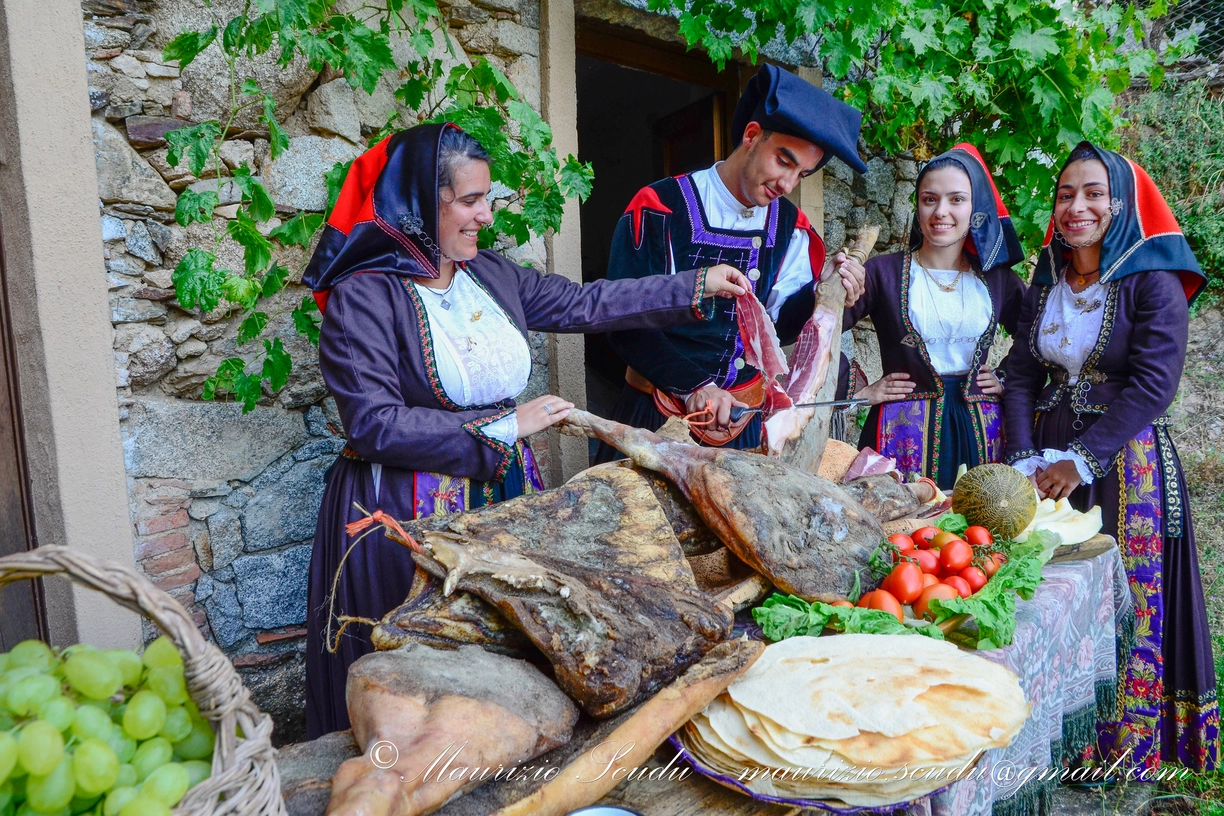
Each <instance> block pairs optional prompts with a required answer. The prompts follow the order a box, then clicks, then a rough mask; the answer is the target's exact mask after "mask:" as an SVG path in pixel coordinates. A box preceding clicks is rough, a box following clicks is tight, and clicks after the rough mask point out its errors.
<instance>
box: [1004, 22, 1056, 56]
mask: <svg viewBox="0 0 1224 816" xmlns="http://www.w3.org/2000/svg"><path fill="white" fill-rule="evenodd" d="M1008 47H1009V48H1011V50H1013V51H1015V52H1017V53H1018V54H1020V60H1021V62H1023V63H1024V64H1025V65H1028V66H1033V65H1038V64H1040V63H1042V62H1044V61H1045V59H1046V58H1047V57H1050V56H1053V55H1055V54H1057V53H1058V40H1056V39H1054V29H1052V28H1039V29H1037V30H1036V31H1033V29H1032V28H1030V27H1029V26H1027V25H1026V26H1021V27H1020V28H1019V29H1017V30H1016V33H1015V34H1012V36H1011V40H1010V41H1009V42H1008Z"/></svg>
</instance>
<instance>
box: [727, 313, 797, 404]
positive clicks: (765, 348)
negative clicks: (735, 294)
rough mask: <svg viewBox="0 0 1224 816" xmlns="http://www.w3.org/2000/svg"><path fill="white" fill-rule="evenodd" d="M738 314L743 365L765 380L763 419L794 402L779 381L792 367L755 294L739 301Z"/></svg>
mask: <svg viewBox="0 0 1224 816" xmlns="http://www.w3.org/2000/svg"><path fill="white" fill-rule="evenodd" d="M735 313H736V318H737V320H738V322H739V332H740V339H741V340H743V341H744V362H745V363H747V364H748V365H750V366H752V367H753V368H755V369H757V370H758V371H760V372H761V376H763V377H764V378H765V404H764V405H763V406H762V407H763V408H764V415H765V416H767V417H768V416H770V415H771V414H773V413H775V412H777V411H781V410H782V409H784V408H789V407H790V406H791V399H790V398H789V397H788V396H787V392H786V389H785V388H783V386H782V383H781V382H779V381H778V378H779V377H785V376H786V374H787V372H789V371H790V367H789V366H787V364H786V355H785V354H783V353H782V344H781V343H779V342H778V333H777V331H775V330H774V324H773V321H772V320H770V319H769V313H768V312H766V311H765V306H764V304H762V303H761V301H759V300H758V299H757V296H756V295H754V294H753V293H752V292H746V293H744V294H743V295H741V296H740V297H739V299H738V300H737V301H736V304H735Z"/></svg>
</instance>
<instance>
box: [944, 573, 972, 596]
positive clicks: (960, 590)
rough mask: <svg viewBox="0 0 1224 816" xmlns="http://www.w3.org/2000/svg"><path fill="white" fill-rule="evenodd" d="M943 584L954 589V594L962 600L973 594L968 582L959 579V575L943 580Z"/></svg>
mask: <svg viewBox="0 0 1224 816" xmlns="http://www.w3.org/2000/svg"><path fill="white" fill-rule="evenodd" d="M943 582H944V583H945V584H947V585H948V586H950V587H952V588H953V589H955V590H956V594H957V595H960V596H961V597H962V598H968V597H969V596H970V595H972V594H973V589H972V588H970V586H969V582H968V581H966V580H965V579H964V578H961V577H960V576H959V575H953V576H952V577H951V578H945V579H944V580H943Z"/></svg>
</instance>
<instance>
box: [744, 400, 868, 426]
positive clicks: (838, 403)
mask: <svg viewBox="0 0 1224 816" xmlns="http://www.w3.org/2000/svg"><path fill="white" fill-rule="evenodd" d="M870 402H871V400H865V399H846V400H831V401H829V402H801V403H798V404H797V405H792V406H791V407H792V408H841V409H843V410H844V409H846V408H854V407H856V406H859V405H867V404H868V403H870ZM762 410H763V409H761V408H741V407H739V406H738V405H737V406H734V407H732V409H731V421H732V422H738V421H739V420H740V419H742V418H743V416H744V414H759V413H760V412H761V411H762Z"/></svg>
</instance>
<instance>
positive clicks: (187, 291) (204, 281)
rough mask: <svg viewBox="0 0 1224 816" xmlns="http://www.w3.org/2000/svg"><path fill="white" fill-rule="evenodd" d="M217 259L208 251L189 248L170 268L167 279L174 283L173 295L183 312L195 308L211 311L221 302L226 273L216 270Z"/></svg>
mask: <svg viewBox="0 0 1224 816" xmlns="http://www.w3.org/2000/svg"><path fill="white" fill-rule="evenodd" d="M216 261H217V258H216V256H215V255H213V254H212V253H211V252H208V251H206V250H203V249H200V248H199V247H192V248H191V249H189V250H187V253H186V254H185V255H183V259H182V260H181V261H179V262H178V266H176V267H175V268H174V273H173V274H172V275H171V276H170V279H171V280H172V281H173V282H174V295H175V297H177V298H178V302H179V303H181V304H182V305H183V308H185V309H193V308H195V307H197V306H198V307H199V308H200V311H202V312H211V311H212V310H213V309H215V308H217V304H218V303H220V302H221V288H222V286H223V284H224V283H225V280H226V278H227V277H228V276H229V273H228V272H226V271H225V270H222V269H217V268H216V267H215V266H214V264H216Z"/></svg>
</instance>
